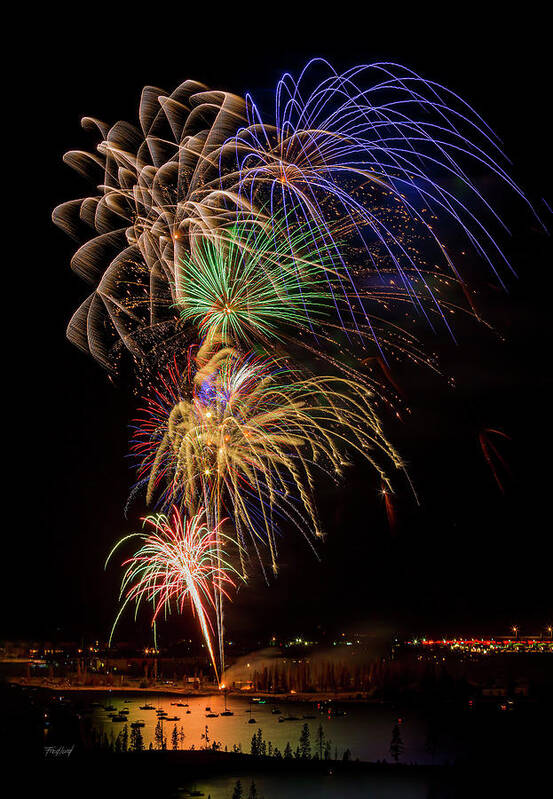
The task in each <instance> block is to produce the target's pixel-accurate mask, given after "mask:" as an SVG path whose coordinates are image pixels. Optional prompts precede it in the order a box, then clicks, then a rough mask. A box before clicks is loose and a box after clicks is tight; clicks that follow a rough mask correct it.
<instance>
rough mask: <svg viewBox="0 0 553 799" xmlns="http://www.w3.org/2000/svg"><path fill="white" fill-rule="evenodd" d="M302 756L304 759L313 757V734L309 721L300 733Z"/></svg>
mask: <svg viewBox="0 0 553 799" xmlns="http://www.w3.org/2000/svg"><path fill="white" fill-rule="evenodd" d="M300 757H301V758H302V759H303V760H309V758H310V757H311V734H310V732H309V724H307V723H306V724H304V725H303V727H302V731H301V735H300Z"/></svg>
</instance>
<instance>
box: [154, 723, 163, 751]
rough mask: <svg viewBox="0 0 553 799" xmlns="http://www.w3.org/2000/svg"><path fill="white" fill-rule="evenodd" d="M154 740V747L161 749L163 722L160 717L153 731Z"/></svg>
mask: <svg viewBox="0 0 553 799" xmlns="http://www.w3.org/2000/svg"><path fill="white" fill-rule="evenodd" d="M154 741H155V744H156V749H163V722H162V721H161V719H158V722H157V724H156V728H155V732H154Z"/></svg>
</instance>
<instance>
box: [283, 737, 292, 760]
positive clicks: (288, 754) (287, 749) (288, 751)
mask: <svg viewBox="0 0 553 799" xmlns="http://www.w3.org/2000/svg"><path fill="white" fill-rule="evenodd" d="M284 757H285V759H286V760H290V759H291V758H292V747H291V746H290V741H287V743H286V746H285V747H284Z"/></svg>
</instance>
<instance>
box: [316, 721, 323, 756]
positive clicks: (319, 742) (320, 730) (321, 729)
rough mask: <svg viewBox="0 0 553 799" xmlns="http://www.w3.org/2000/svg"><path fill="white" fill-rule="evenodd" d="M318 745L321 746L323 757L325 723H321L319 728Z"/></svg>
mask: <svg viewBox="0 0 553 799" xmlns="http://www.w3.org/2000/svg"><path fill="white" fill-rule="evenodd" d="M317 746H318V748H319V758H320V759H321V760H322V759H323V750H324V747H325V734H324V730H323V725H322V724H319V729H318V730H317Z"/></svg>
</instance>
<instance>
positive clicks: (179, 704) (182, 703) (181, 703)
mask: <svg viewBox="0 0 553 799" xmlns="http://www.w3.org/2000/svg"><path fill="white" fill-rule="evenodd" d="M171 704H174V705H176V706H177V707H188V705H187V704H186V703H185V702H172V703H171Z"/></svg>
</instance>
